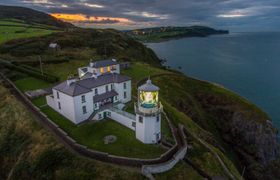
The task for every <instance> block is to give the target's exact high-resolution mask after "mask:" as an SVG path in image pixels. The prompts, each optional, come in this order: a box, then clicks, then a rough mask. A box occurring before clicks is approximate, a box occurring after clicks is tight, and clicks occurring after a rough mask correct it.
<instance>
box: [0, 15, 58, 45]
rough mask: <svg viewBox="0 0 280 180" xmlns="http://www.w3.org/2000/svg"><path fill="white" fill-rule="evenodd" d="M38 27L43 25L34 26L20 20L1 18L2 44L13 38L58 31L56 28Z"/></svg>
mask: <svg viewBox="0 0 280 180" xmlns="http://www.w3.org/2000/svg"><path fill="white" fill-rule="evenodd" d="M16 26H21V27H16ZM36 27H41V26H39V25H37V26H34V27H32V26H30V25H28V24H25V23H22V22H20V21H3V20H2V21H1V20H0V44H2V43H5V42H7V41H10V40H13V39H20V38H30V37H36V36H44V35H49V34H51V33H54V32H56V31H54V30H48V29H40V28H36ZM42 27H43V26H42ZM44 28H45V27H44Z"/></svg>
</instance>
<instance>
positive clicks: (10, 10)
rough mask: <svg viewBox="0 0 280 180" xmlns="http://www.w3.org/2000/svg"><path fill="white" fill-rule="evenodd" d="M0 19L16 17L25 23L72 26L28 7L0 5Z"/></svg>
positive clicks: (59, 26)
mask: <svg viewBox="0 0 280 180" xmlns="http://www.w3.org/2000/svg"><path fill="white" fill-rule="evenodd" d="M0 19H18V20H21V21H23V22H25V23H27V24H32V25H35V24H44V25H49V26H52V27H58V28H62V29H64V28H73V27H74V26H73V25H72V24H70V23H66V22H63V21H61V20H58V19H56V18H54V17H52V16H51V15H49V14H46V13H44V12H40V11H36V10H33V9H30V8H25V7H17V6H3V5H0Z"/></svg>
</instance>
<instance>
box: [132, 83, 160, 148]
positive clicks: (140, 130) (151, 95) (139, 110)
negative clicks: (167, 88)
mask: <svg viewBox="0 0 280 180" xmlns="http://www.w3.org/2000/svg"><path fill="white" fill-rule="evenodd" d="M158 94H159V87H157V86H155V85H154V84H152V81H151V80H150V79H148V80H147V82H146V83H145V84H143V85H141V86H140V87H138V102H137V103H136V104H135V113H136V138H137V139H139V140H140V141H142V142H143V143H145V144H155V143H158V142H159V141H160V139H161V112H162V105H161V103H160V102H159V100H158Z"/></svg>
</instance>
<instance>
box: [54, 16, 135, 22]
mask: <svg viewBox="0 0 280 180" xmlns="http://www.w3.org/2000/svg"><path fill="white" fill-rule="evenodd" d="M51 15H52V16H53V17H55V18H57V19H61V20H64V21H69V22H83V21H84V22H96V23H98V22H100V23H101V22H105V21H112V22H119V23H125V24H129V23H132V21H131V20H129V19H127V18H115V17H105V16H104V17H103V16H86V15H84V14H60V13H53V14H51Z"/></svg>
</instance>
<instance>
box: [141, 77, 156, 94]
mask: <svg viewBox="0 0 280 180" xmlns="http://www.w3.org/2000/svg"><path fill="white" fill-rule="evenodd" d="M138 90H140V91H150V92H152V91H159V87H157V86H155V85H154V84H153V83H152V81H151V80H150V79H148V80H147V82H146V83H145V84H143V85H141V86H139V87H138Z"/></svg>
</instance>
